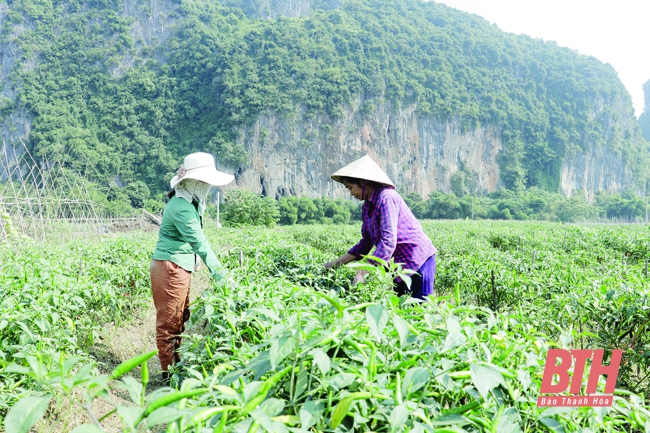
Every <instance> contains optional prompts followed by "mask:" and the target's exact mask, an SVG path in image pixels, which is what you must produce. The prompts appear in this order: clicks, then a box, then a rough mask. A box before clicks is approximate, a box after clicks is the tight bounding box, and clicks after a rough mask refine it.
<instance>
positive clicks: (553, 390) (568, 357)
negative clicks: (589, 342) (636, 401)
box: [537, 349, 623, 406]
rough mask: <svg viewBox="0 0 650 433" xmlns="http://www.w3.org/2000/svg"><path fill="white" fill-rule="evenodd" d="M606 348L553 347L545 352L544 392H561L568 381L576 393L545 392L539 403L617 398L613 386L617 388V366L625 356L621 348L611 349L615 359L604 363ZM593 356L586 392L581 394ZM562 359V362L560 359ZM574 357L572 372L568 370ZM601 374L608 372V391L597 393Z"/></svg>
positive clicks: (591, 403) (576, 403)
mask: <svg viewBox="0 0 650 433" xmlns="http://www.w3.org/2000/svg"><path fill="white" fill-rule="evenodd" d="M604 353H605V350H604V349H596V350H577V349H575V350H570V351H569V350H564V349H550V350H549V351H548V355H546V365H545V366H544V376H543V377H542V387H541V388H540V392H541V393H542V394H560V393H563V392H565V391H566V390H567V389H568V388H569V385H570V386H571V388H570V389H569V393H571V394H573V395H542V396H539V397H538V398H537V406H611V405H612V402H613V401H614V395H613V394H614V389H616V378H617V377H618V368H619V366H620V365H621V358H622V357H623V350H622V349H615V350H613V351H612V359H611V361H610V363H609V365H603V354H604ZM589 359H591V360H592V361H591V368H590V371H589V380H588V382H587V390H586V395H579V394H580V389H581V388H582V375H583V373H584V371H585V366H586V365H587V360H589ZM558 360H559V361H560V362H559V364H558V363H557V361H558ZM574 360H575V366H574V368H573V375H570V374H569V370H570V369H571V365H572V364H573V361H574ZM601 375H606V376H607V382H606V384H605V394H600V395H595V394H596V389H597V387H598V378H599V377H600V376H601ZM554 376H558V377H559V380H558V382H557V383H553V378H554Z"/></svg>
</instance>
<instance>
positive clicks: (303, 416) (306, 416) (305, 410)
mask: <svg viewBox="0 0 650 433" xmlns="http://www.w3.org/2000/svg"><path fill="white" fill-rule="evenodd" d="M323 409H324V407H323V403H321V402H319V401H313V400H312V401H308V402H307V403H305V404H303V405H302V407H301V408H300V413H299V415H300V425H301V427H302V428H303V429H304V430H307V429H309V428H310V427H311V426H313V425H315V424H316V423H317V422H318V421H319V420H320V418H321V416H322V415H323Z"/></svg>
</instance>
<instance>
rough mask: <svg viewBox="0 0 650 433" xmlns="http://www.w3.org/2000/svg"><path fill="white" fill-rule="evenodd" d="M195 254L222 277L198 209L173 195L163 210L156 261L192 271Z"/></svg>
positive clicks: (155, 254)
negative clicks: (166, 262)
mask: <svg viewBox="0 0 650 433" xmlns="http://www.w3.org/2000/svg"><path fill="white" fill-rule="evenodd" d="M194 254H198V256H199V257H201V259H202V260H203V263H205V265H206V266H207V267H208V269H209V270H210V273H211V274H212V276H213V277H215V278H218V277H219V276H220V275H221V263H220V262H219V259H217V256H216V255H215V254H214V251H212V248H210V243H209V242H208V239H207V238H206V237H205V234H204V233H203V228H202V223H201V217H200V216H199V212H198V211H197V208H196V206H195V205H194V204H193V203H190V202H188V201H187V200H185V199H184V198H181V197H176V196H174V197H172V198H171V200H169V203H167V206H165V210H164V211H163V218H162V222H161V223H160V230H159V232H158V243H157V244H156V249H155V251H154V252H153V258H154V259H155V260H169V261H171V262H174V263H176V264H177V265H178V266H180V267H181V268H183V269H185V270H186V271H190V272H192V271H193V270H194Z"/></svg>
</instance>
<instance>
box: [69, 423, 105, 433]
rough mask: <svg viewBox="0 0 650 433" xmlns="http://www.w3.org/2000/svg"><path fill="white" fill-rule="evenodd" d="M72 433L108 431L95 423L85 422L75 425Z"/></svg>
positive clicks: (101, 432) (100, 432)
mask: <svg viewBox="0 0 650 433" xmlns="http://www.w3.org/2000/svg"><path fill="white" fill-rule="evenodd" d="M71 433H106V432H105V431H104V430H102V429H100V428H99V427H97V426H96V425H95V424H84V425H80V426H78V427H75V429H74V430H72V432H71Z"/></svg>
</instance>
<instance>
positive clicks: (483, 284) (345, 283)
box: [0, 221, 650, 433]
mask: <svg viewBox="0 0 650 433" xmlns="http://www.w3.org/2000/svg"><path fill="white" fill-rule="evenodd" d="M423 226H424V228H425V231H426V232H427V234H428V235H429V236H430V237H431V239H432V240H433V242H434V245H436V247H437V248H438V249H439V254H438V271H437V275H436V297H435V298H433V299H431V300H430V302H427V303H419V302H417V301H414V300H411V299H407V298H401V299H400V298H398V297H396V296H395V295H394V294H392V293H391V281H392V278H393V277H394V276H395V275H396V274H398V273H399V272H400V269H399V268H398V267H395V266H388V269H387V270H386V269H384V268H382V267H376V268H375V267H373V268H372V269H373V272H372V273H371V275H370V278H369V279H368V280H367V281H366V282H365V283H363V284H361V285H359V286H357V287H351V286H350V282H351V280H352V276H353V275H354V272H355V269H354V268H350V267H346V268H343V269H339V270H336V271H329V272H327V271H325V270H324V269H323V264H324V263H325V262H327V261H329V260H332V259H333V258H335V257H337V256H338V255H340V254H342V253H343V252H345V251H346V250H347V249H348V248H349V247H350V246H352V245H353V244H354V243H355V242H356V241H357V240H358V237H359V225H312V226H309V225H302V226H292V227H289V228H287V227H282V228H279V227H278V228H270V229H267V228H241V229H220V230H216V229H214V230H212V229H208V237H209V238H210V240H211V242H212V245H213V247H214V249H215V251H216V252H217V253H218V254H219V256H220V258H221V260H222V262H223V263H224V265H225V266H226V267H227V268H228V269H229V273H230V278H229V279H228V281H227V282H226V283H223V284H208V285H207V287H205V288H204V290H202V291H201V294H200V296H199V297H198V299H197V300H196V301H195V302H194V303H193V306H192V318H191V319H190V320H191V321H190V327H189V330H188V331H187V335H186V337H185V338H184V344H183V346H182V348H181V351H182V353H181V359H182V361H181V363H180V364H178V365H176V366H175V367H174V369H173V372H174V375H173V380H172V384H173V385H174V387H173V388H172V387H166V386H162V385H161V384H160V382H159V381H158V382H157V381H156V380H155V378H154V376H155V374H154V373H153V371H152V372H151V374H150V367H149V365H154V361H155V360H156V358H155V353H144V354H143V353H132V354H131V355H132V358H133V359H131V360H129V361H126V362H124V363H122V364H120V365H118V366H113V367H111V368H110V369H109V370H107V371H105V370H106V369H103V368H101V366H100V365H99V363H98V361H97V360H96V358H95V356H96V355H95V353H96V351H94V350H93V347H95V346H96V345H97V340H98V336H99V334H100V332H101V330H102V328H103V327H104V326H106V325H107V324H109V323H111V324H112V325H114V326H117V327H118V329H120V326H127V325H128V323H130V321H132V320H133V319H134V318H135V317H138V316H139V315H141V314H144V312H145V311H147V310H148V309H149V310H150V309H151V304H152V301H151V300H150V297H151V294H150V288H149V282H148V266H149V260H150V254H151V252H152V250H153V245H154V243H155V239H156V236H155V233H136V234H134V233H129V234H123V235H107V236H105V237H94V238H92V239H88V238H86V239H77V240H69V241H68V242H66V243H64V244H62V243H61V242H58V243H54V242H52V243H46V244H44V245H43V244H29V243H24V242H23V244H20V245H17V244H9V243H7V244H4V245H2V246H0V256H1V257H2V261H0V365H1V366H2V367H1V370H0V417H2V418H3V420H2V426H3V427H4V429H5V431H6V433H16V432H28V431H30V429H31V428H32V427H33V426H38V425H42V423H43V422H44V420H46V419H48V418H50V419H51V418H57V417H65V413H66V410H65V407H66V406H76V407H79V408H81V409H83V410H85V411H86V414H87V416H86V418H85V419H84V420H82V421H80V422H72V421H71V422H67V421H66V422H63V424H58V425H59V426H61V425H63V427H58V428H59V430H60V431H74V433H97V432H101V431H124V432H131V431H138V432H145V431H151V432H163V431H165V432H170V433H171V432H201V433H203V432H265V431H266V432H353V431H354V432H368V431H374V432H441V433H442V432H463V431H466V432H484V431H485V432H519V431H522V432H537V431H552V432H574V431H582V432H601V431H602V432H614V431H625V432H630V431H638V432H648V431H650V411H649V410H648V405H647V401H646V400H645V396H646V395H647V394H648V391H649V390H650V382H649V380H648V377H649V376H650V368H649V366H650V336H649V335H648V332H646V327H647V325H648V323H649V322H650V315H649V311H648V309H649V306H650V303H649V302H648V288H649V286H650V285H649V283H648V282H649V281H650V280H649V277H648V275H647V272H648V270H647V258H648V257H649V256H650V252H649V251H648V249H649V246H650V230H649V228H648V227H647V226H645V225H628V226H613V225H587V226H577V225H562V224H553V223H530V222H525V223H524V222H521V223H517V222H498V223H497V222H490V221H482V222H473V221H453V222H452V221H435V222H434V221H425V222H424V223H423ZM359 266H369V265H365V264H359ZM147 332H149V333H150V334H152V335H153V333H154V332H155V330H154V329H153V327H152V328H151V329H147ZM116 338H128V335H117V336H116ZM555 347H558V348H567V349H576V348H588V349H596V348H603V349H606V353H609V351H611V350H612V349H623V350H624V355H623V361H622V363H621V368H620V371H619V375H618V383H617V390H616V392H615V397H614V403H613V405H612V407H611V408H592V407H580V408H538V407H537V406H536V402H537V397H538V396H539V395H540V384H541V379H542V373H543V371H544V363H545V359H546V354H547V352H548V349H550V348H555ZM147 360H149V362H147ZM583 382H584V383H583V393H584V387H585V386H586V382H587V377H586V375H585V377H583ZM600 382H601V384H600V386H599V392H600V393H602V392H603V389H604V383H605V378H604V377H601V379H600ZM115 390H120V392H122V394H121V395H123V396H125V397H126V398H125V399H122V400H120V401H118V402H116V401H115V400H111V403H110V405H111V407H108V408H105V409H103V411H101V412H100V411H97V410H96V409H93V407H94V406H92V403H93V402H94V401H96V400H98V399H109V397H110V395H111V393H112V392H113V391H115ZM126 400H130V402H129V401H126ZM110 417H117V418H118V419H119V426H118V430H109V429H108V427H107V426H106V420H108V419H109V418H110ZM41 418H42V419H41ZM39 420H41V421H40V424H37V423H39ZM84 423H85V424H84ZM34 428H36V427H34ZM59 430H57V431H59ZM41 431H42V430H41Z"/></svg>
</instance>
